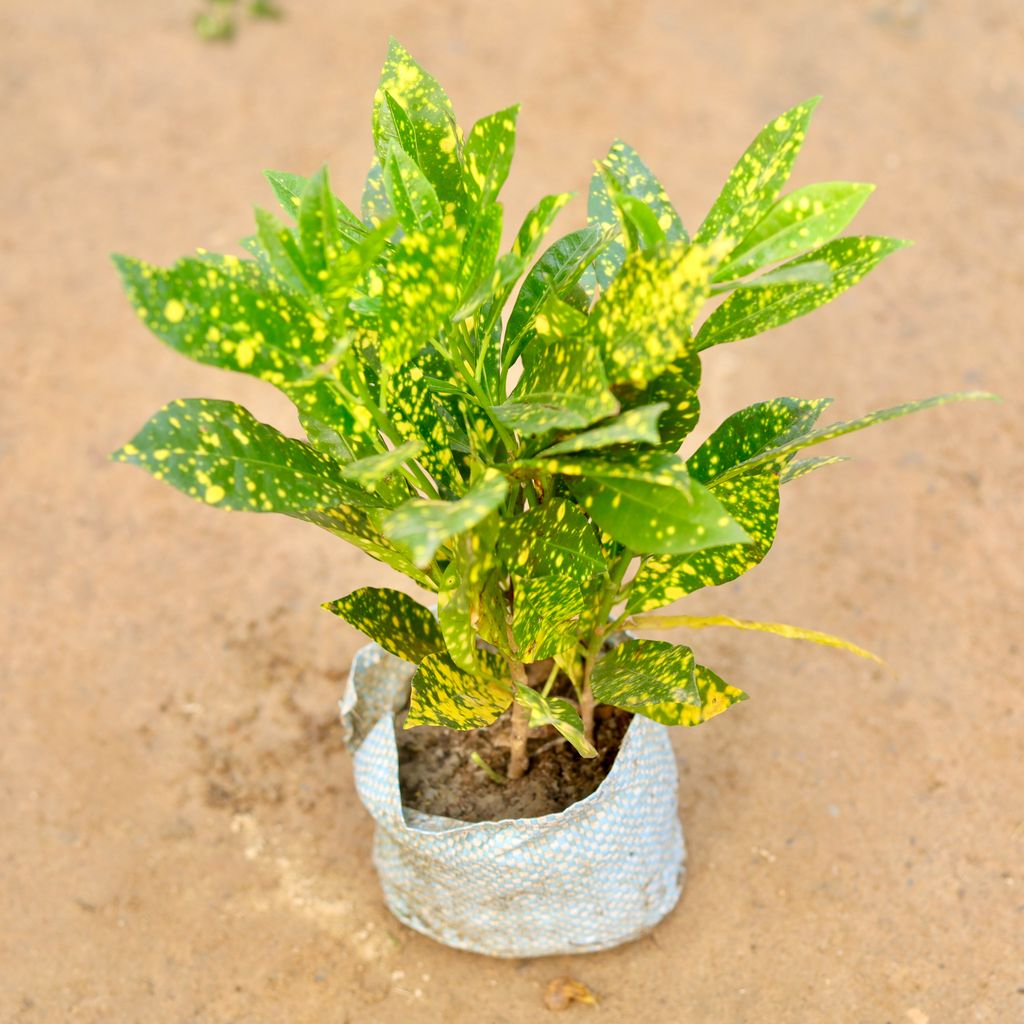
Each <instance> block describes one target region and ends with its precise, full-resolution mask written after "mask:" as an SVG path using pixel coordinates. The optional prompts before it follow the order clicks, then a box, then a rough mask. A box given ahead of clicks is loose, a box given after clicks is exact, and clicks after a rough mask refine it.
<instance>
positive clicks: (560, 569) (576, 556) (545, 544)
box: [498, 498, 606, 581]
mask: <svg viewBox="0 0 1024 1024" xmlns="http://www.w3.org/2000/svg"><path fill="white" fill-rule="evenodd" d="M498 556H499V557H500V558H501V559H502V560H503V561H504V563H505V564H506V566H507V567H508V569H509V571H510V572H512V573H514V574H516V575H520V576H526V575H537V576H550V575H561V576H565V577H567V578H569V579H573V580H578V581H581V580H585V579H589V578H590V577H591V576H596V575H599V574H601V573H603V572H604V571H605V569H606V565H605V560H604V556H603V554H602V553H601V547H600V545H599V544H598V541H597V535H596V534H595V532H594V527H593V526H592V525H591V523H590V521H589V520H588V519H587V517H586V516H585V515H584V514H583V513H582V512H581V511H580V510H579V508H578V507H577V506H576V505H574V504H573V503H572V502H571V501H566V500H565V499H564V498H552V499H550V500H549V501H546V502H544V503H543V504H542V505H538V506H537V507H536V508H532V509H530V510H529V511H528V512H524V513H522V514H521V515H518V516H516V517H515V518H513V519H506V520H504V522H503V523H502V529H501V535H500V537H499V539H498Z"/></svg>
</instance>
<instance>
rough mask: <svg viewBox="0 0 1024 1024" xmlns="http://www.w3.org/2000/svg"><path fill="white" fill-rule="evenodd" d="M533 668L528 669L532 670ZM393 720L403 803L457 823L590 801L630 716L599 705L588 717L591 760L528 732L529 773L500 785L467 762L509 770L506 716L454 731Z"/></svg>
mask: <svg viewBox="0 0 1024 1024" xmlns="http://www.w3.org/2000/svg"><path fill="white" fill-rule="evenodd" d="M530 667H531V668H533V667H534V666H530ZM405 715H406V713H405V712H404V711H403V712H402V713H401V714H399V715H396V716H395V734H396V739H397V741H398V777H399V784H400V787H401V791H402V803H403V804H404V805H405V806H407V807H413V808H415V809H416V810H418V811H426V812H427V813H429V814H439V815H442V816H444V817H446V818H455V819H457V820H459V821H500V820H502V819H504V818H537V817H540V816H541V815H544V814H554V813H556V812H558V811H564V810H565V808H566V807H568V806H570V805H571V804H574V803H576V801H577V800H582V799H583V798H584V797H586V796H589V795H590V794H591V793H593V792H594V790H595V789H597V787H598V786H599V785H600V784H601V782H602V781H603V779H604V777H605V776H606V775H607V774H608V772H609V771H611V767H612V765H613V764H614V763H615V755H616V754H618V752H619V746H620V744H621V743H622V738H623V736H625V734H626V729H627V728H628V727H629V723H630V720H631V719H632V717H633V716H632V715H631V714H630V713H629V712H627V711H622V710H620V709H619V708H612V707H607V706H601V707H598V708H597V712H596V714H595V716H594V746H595V747H597V751H598V754H597V757H592V758H584V757H580V755H579V754H578V753H576V751H575V750H574V749H573V748H572V746H570V744H569V743H568V742H566V741H565V740H563V739H562V738H561V736H559V734H558V733H557V732H556V731H555V729H554V728H553V727H552V726H544V727H543V728H540V729H531V730H530V739H529V744H528V747H527V749H528V750H529V753H530V767H529V770H528V771H527V773H526V774H525V775H524V776H523V777H522V778H521V779H517V780H516V781H515V782H506V783H505V784H504V785H502V784H500V783H497V782H494V781H493V780H492V779H490V778H488V776H487V775H486V774H485V772H484V770H483V769H482V768H480V767H479V766H478V765H476V764H474V763H473V762H472V761H471V760H470V755H471V754H473V752H474V751H475V752H476V753H477V754H479V755H480V757H481V758H483V760H484V761H485V762H486V763H487V764H489V765H490V766H491V767H492V768H493V769H494V770H495V771H497V772H498V774H500V775H502V776H504V775H505V774H506V772H507V770H508V760H509V749H508V736H509V720H508V719H509V712H506V713H505V714H504V715H502V717H501V718H499V719H498V720H497V721H496V722H495V723H494V724H493V725H490V726H488V727H487V728H486V729H474V730H470V731H468V732H457V731H455V730H452V729H439V728H437V727H434V726H428V725H420V726H416V727H415V728H412V729H404V728H403V726H404V724H405Z"/></svg>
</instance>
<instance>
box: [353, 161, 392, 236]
mask: <svg viewBox="0 0 1024 1024" xmlns="http://www.w3.org/2000/svg"><path fill="white" fill-rule="evenodd" d="M360 210H361V211H362V214H363V220H365V221H366V223H367V224H369V225H370V226H371V227H379V226H380V225H381V224H383V223H384V222H385V221H387V220H389V219H390V218H392V217H394V215H395V210H394V207H393V206H392V205H391V200H390V199H389V198H388V191H387V189H386V188H385V187H384V167H383V165H382V164H381V162H380V160H378V159H375V160H374V161H373V163H372V164H371V165H370V169H369V171H367V172H366V181H365V182H364V184H363V195H362V199H361V201H360Z"/></svg>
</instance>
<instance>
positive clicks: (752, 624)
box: [629, 615, 882, 663]
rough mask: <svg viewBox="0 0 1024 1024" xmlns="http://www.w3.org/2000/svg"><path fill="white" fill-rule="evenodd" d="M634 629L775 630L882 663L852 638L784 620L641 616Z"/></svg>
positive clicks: (775, 632)
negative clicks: (846, 638)
mask: <svg viewBox="0 0 1024 1024" xmlns="http://www.w3.org/2000/svg"><path fill="white" fill-rule="evenodd" d="M629 626H630V628H635V629H706V628H707V627H708V626H729V627H731V628H732V629H749V630H753V631H754V632H757V633H772V634H774V635H775V636H781V637H785V638H786V639H787V640H809V641H810V642H811V643H815V644H821V645H822V646H824V647H835V648H838V649H839V650H843V651H849V652H850V653H851V654H856V655H857V657H859V658H867V659H868V660H869V661H877V662H879V663H881V661H882V659H881V658H879V657H878V655H877V654H872V653H871V652H870V651H866V650H864V648H863V647H858V646H857V645H856V644H851V643H850V641H849V640H843V639H842V638H841V637H838V636H832V635H831V633H821V632H819V631H818V630H816V629H804V628H803V627H802V626H789V625H787V624H786V623H784V622H757V621H754V620H752V619H734V618H732V617H731V616H729V615H638V616H637V617H636V618H634V619H633V620H632V621H631V622H630V623H629Z"/></svg>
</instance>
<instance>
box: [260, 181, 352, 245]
mask: <svg viewBox="0 0 1024 1024" xmlns="http://www.w3.org/2000/svg"><path fill="white" fill-rule="evenodd" d="M323 173H324V175H325V177H326V170H325V171H324V172H323ZM264 176H265V177H266V179H267V181H269V182H270V186H271V188H273V190H274V194H275V195H276V196H277V200H278V202H279V203H280V204H281V208H282V209H283V210H284V211H285V213H287V214H288V215H289V216H291V217H293V218H295V220H298V219H299V210H300V208H301V206H302V198H303V196H304V195H305V194H306V193H307V191H308V189H309V185H310V182H311V181H312V179H311V178H304V177H303V176H302V175H301V174H288V173H287V172H285V171H265V172H264ZM332 198H333V199H334V209H335V213H336V215H337V220H338V231H339V233H340V235H341V237H342V238H343V239H344V240H345V241H347V242H348V243H350V244H351V245H358V243H359V242H360V241H361V240H362V239H363V238H364V236H365V235H366V225H365V224H363V222H362V221H361V220H360V219H359V218H358V217H357V216H356V215H355V214H354V213H353V212H352V211H351V210H350V209H349V208H348V207H347V206H346V205H345V204H344V203H343V202H342V201H341V200H340V199H339V198H338V197H337V196H333V197H332Z"/></svg>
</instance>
